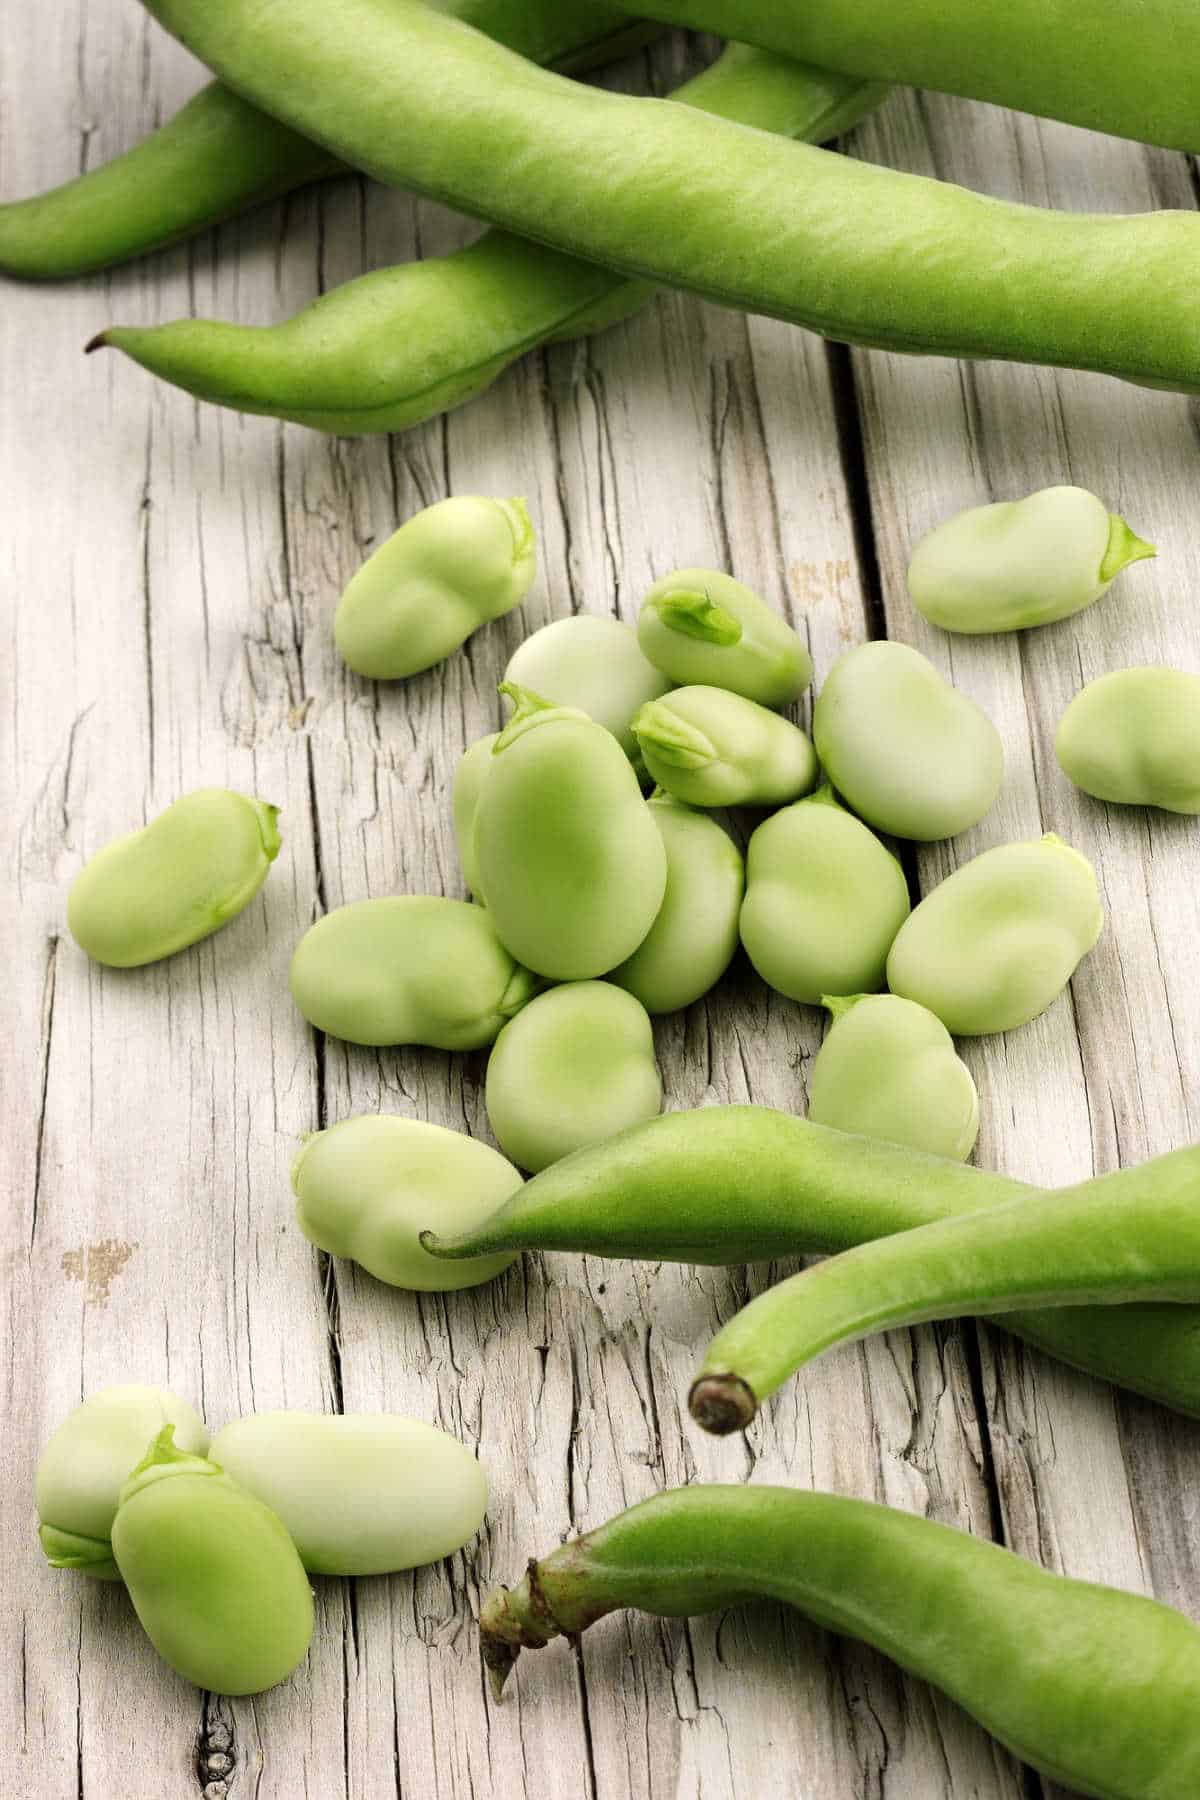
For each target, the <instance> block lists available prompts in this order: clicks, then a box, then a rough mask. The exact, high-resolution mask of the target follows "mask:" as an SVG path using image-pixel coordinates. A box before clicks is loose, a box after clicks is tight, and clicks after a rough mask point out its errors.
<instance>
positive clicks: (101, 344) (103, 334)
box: [83, 330, 111, 356]
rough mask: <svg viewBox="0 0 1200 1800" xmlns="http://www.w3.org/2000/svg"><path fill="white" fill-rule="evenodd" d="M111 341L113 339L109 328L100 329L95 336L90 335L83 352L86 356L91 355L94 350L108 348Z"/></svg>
mask: <svg viewBox="0 0 1200 1800" xmlns="http://www.w3.org/2000/svg"><path fill="white" fill-rule="evenodd" d="M110 342H111V340H110V338H109V335H108V331H107V330H105V331H98V332H97V333H96V335H95V337H90V338H89V339H88V341H87V343H86V344H85V345H84V346H83V354H84V355H85V356H90V355H91V354H92V351H93V350H105V349H107V348H108V345H109V343H110Z"/></svg>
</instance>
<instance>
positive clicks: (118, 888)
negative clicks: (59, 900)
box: [67, 788, 280, 969]
mask: <svg viewBox="0 0 1200 1800" xmlns="http://www.w3.org/2000/svg"><path fill="white" fill-rule="evenodd" d="M278 817H279V808H278V807H277V806H268V805H267V804H266V802H265V801H262V800H248V799H247V798H246V796H245V795H244V794H233V793H230V792H229V790H228V789H226V788H199V789H198V790H197V791H196V792H195V793H193V794H184V795H183V796H182V798H181V799H179V800H176V801H175V802H174V803H173V804H172V805H171V806H168V808H167V810H166V811H165V812H163V813H160V814H159V815H158V817H157V818H156V819H153V820H152V821H151V822H150V824H149V825H145V826H143V827H142V829H141V830H140V831H131V832H130V833H129V834H128V836H126V837H121V838H117V839H116V840H115V842H113V843H111V844H108V845H106V847H105V848H104V849H103V850H100V851H98V852H97V853H96V855H95V856H93V857H91V858H90V860H89V861H88V862H86V863H85V864H84V866H83V868H82V869H81V870H80V871H79V873H78V875H77V876H76V877H75V879H74V881H73V882H72V883H71V892H70V894H69V896H68V898H67V926H68V928H69V930H70V933H71V936H72V937H73V938H74V939H75V942H76V943H77V944H78V945H79V946H80V948H81V949H82V950H86V951H87V953H88V955H89V956H90V957H93V958H94V959H95V961H96V962H99V963H105V964H107V965H108V967H109V968H113V969H137V968H141V967H142V966H143V964H145V963H151V962H159V961H161V959H162V958H163V957H164V956H174V955H175V953H176V951H178V950H186V949H187V948H188V946H189V945H191V944H198V943H199V942H200V941H201V939H202V938H206V937H211V936H212V934H213V932H214V931H220V929H221V927H222V925H228V923H229V921H230V920H231V919H236V918H237V915H238V914H239V913H240V912H242V911H244V910H245V908H246V907H247V906H249V904H250V902H251V900H253V898H254V896H255V895H256V894H257V892H258V890H259V888H260V887H261V886H262V884H263V882H264V881H265V880H266V879H267V876H268V875H269V874H270V872H271V864H272V863H273V862H274V860H275V858H276V857H277V856H278V854H279V845H280V837H279V832H278V830H277V828H276V824H275V821H276V819H277V818H278Z"/></svg>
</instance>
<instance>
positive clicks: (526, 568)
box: [333, 494, 537, 681]
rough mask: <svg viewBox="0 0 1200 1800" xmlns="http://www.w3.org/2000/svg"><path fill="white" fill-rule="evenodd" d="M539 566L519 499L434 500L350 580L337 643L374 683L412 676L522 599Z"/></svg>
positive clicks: (336, 632)
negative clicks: (433, 503) (434, 502)
mask: <svg viewBox="0 0 1200 1800" xmlns="http://www.w3.org/2000/svg"><path fill="white" fill-rule="evenodd" d="M536 572H537V551H536V547H535V544H534V535H533V526H532V524H531V523H530V519H529V514H528V513H527V512H526V510H525V503H524V501H523V500H481V499H479V498H478V497H476V496H474V495H467V494H458V495H455V496H453V497H452V498H451V499H449V500H439V501H437V502H436V504H435V505H433V506H427V507H425V508H424V509H423V510H422V511H421V512H419V513H415V514H414V515H413V517H412V518H411V519H406V520H405V522H404V524H403V525H401V527H400V529H399V531H396V532H393V533H392V536H391V537H390V538H389V539H388V540H387V542H386V543H385V544H382V545H381V546H380V547H379V549H378V550H376V551H375V553H374V555H373V556H370V557H369V558H368V559H367V561H366V562H365V563H364V564H363V566H362V568H361V569H360V570H359V571H358V574H357V575H356V576H355V577H354V579H353V581H351V583H350V585H349V587H348V588H347V589H346V591H345V593H344V594H343V595H342V598H341V600H340V601H339V602H338V609H337V614H336V616H335V618H334V622H333V629H334V636H335V637H336V639H337V647H338V650H339V651H340V653H341V655H342V657H343V659H344V661H345V662H347V663H348V664H349V666H350V667H351V668H352V669H353V670H355V672H356V673H357V674H359V675H369V676H371V677H373V678H374V679H375V680H377V681H395V680H398V679H400V678H401V677H403V676H405V675H417V674H419V673H420V672H421V670H423V669H431V668H433V666H434V664H435V663H440V662H444V661H445V660H446V658H447V657H448V656H449V655H450V654H451V653H452V651H455V650H457V649H459V648H460V647H461V646H462V645H463V644H465V643H466V641H467V639H468V638H469V637H470V635H471V633H472V632H473V631H475V630H476V629H477V628H478V627H479V626H480V625H483V624H486V623H487V621H488V620H490V619H500V618H503V616H504V614H505V613H509V612H511V611H512V610H513V607H514V606H519V605H520V604H521V602H522V600H523V599H524V598H525V596H526V594H527V593H528V592H529V588H530V584H531V583H532V581H533V578H534V575H535V573H536Z"/></svg>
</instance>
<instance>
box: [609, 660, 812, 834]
mask: <svg viewBox="0 0 1200 1800" xmlns="http://www.w3.org/2000/svg"><path fill="white" fill-rule="evenodd" d="M633 732H634V736H635V737H636V738H637V741H638V747H639V748H640V750H641V752H642V760H643V761H644V762H645V765H646V767H647V769H648V770H649V772H650V774H651V775H652V776H653V778H654V780H655V781H656V782H657V783H658V785H659V786H660V787H663V788H665V789H666V790H667V792H668V793H669V794H673V795H674V797H675V799H676V800H682V801H683V802H684V804H685V805H687V806H783V805H785V804H786V803H787V802H788V801H789V800H797V799H799V797H800V795H801V794H806V793H807V792H808V790H809V788H811V787H812V785H813V783H814V782H815V781H816V779H817V759H816V756H815V755H814V753H813V747H812V745H811V744H810V743H809V741H808V738H807V737H806V736H805V734H804V733H803V732H802V731H801V729H800V727H799V726H798V725H793V724H792V722H791V720H790V719H781V718H780V717H779V715H778V713H773V712H769V711H768V710H767V708H766V707H765V706H759V705H758V703H757V702H756V701H754V700H745V699H743V697H742V696H741V695H740V694H734V693H730V692H729V691H728V690H727V689H725V688H717V687H682V688H676V689H675V690H674V692H673V693H670V694H668V695H667V696H666V697H665V699H662V700H652V701H650V702H649V704H648V705H646V706H643V707H642V709H641V711H640V712H639V713H638V715H637V717H636V718H635V719H634V721H633Z"/></svg>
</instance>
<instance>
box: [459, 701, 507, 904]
mask: <svg viewBox="0 0 1200 1800" xmlns="http://www.w3.org/2000/svg"><path fill="white" fill-rule="evenodd" d="M499 736H500V733H499V732H498V731H489V732H488V734H487V736H486V737H481V738H476V740H475V742H474V743H473V744H468V745H467V747H466V749H465V750H464V751H463V753H462V755H461V756H460V757H459V759H458V766H457V767H456V769H455V771H454V786H453V789H452V797H451V810H452V813H453V817H454V842H455V845H456V847H457V849H458V861H459V867H460V868H461V869H462V872H463V880H464V881H465V882H466V884H467V887H468V888H469V889H470V891H471V893H473V894H477V893H478V892H479V871H478V869H477V868H476V866H475V814H476V812H477V811H478V810H479V796H480V794H481V793H482V792H483V784H484V782H485V781H486V780H487V777H488V772H489V770H490V769H491V766H492V751H493V749H494V748H495V745H496V739H497V738H498V737H499Z"/></svg>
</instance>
